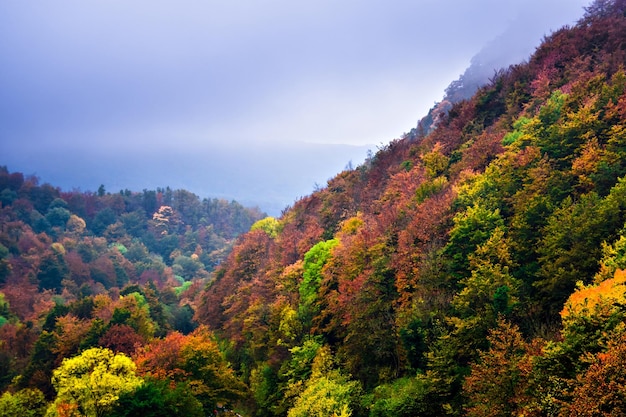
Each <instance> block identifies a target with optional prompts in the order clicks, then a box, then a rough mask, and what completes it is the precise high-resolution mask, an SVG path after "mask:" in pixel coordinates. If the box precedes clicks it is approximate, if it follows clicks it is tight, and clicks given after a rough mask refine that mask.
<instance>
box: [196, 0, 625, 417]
mask: <svg viewBox="0 0 626 417" xmlns="http://www.w3.org/2000/svg"><path fill="white" fill-rule="evenodd" d="M625 14H626V2H624V1H623V0H620V1H596V2H595V3H593V4H592V5H591V6H590V7H589V8H588V9H587V10H586V13H585V15H584V17H583V18H581V20H580V21H579V22H578V23H577V24H576V25H575V26H573V27H567V28H563V29H561V30H558V31H556V32H555V33H553V34H551V35H550V36H548V37H546V39H545V40H544V42H543V44H542V45H541V46H540V47H539V48H538V49H537V50H536V52H535V53H534V55H533V56H532V57H531V58H530V59H529V61H528V62H526V63H522V64H519V65H515V66H512V67H510V68H508V69H506V70H503V71H501V72H500V73H498V74H497V75H496V76H495V77H494V78H493V79H492V80H491V82H490V84H489V85H487V86H485V87H483V88H481V89H480V90H479V91H478V92H477V93H476V94H475V95H474V96H473V97H472V98H471V99H469V100H465V101H461V102H459V103H457V104H455V105H454V106H453V107H452V108H451V109H450V111H449V112H448V114H447V115H445V116H443V117H442V119H441V121H440V122H439V124H438V126H437V128H436V129H435V130H434V131H433V132H432V133H430V134H429V135H427V136H421V137H416V138H409V137H407V138H403V139H399V140H396V141H393V142H391V143H390V144H388V145H387V146H385V147H384V148H382V149H380V150H379V151H378V152H377V153H376V154H375V155H373V156H372V157H371V158H370V159H369V160H368V161H367V162H366V163H365V164H363V165H362V166H359V167H357V168H356V169H354V170H346V171H344V172H342V173H340V174H339V175H337V176H336V177H335V178H333V179H332V180H330V181H329V182H328V185H327V186H326V187H325V188H324V189H321V190H319V191H318V192H315V193H314V194H312V195H310V196H308V197H306V198H302V199H301V200H299V201H297V202H296V203H295V204H294V206H293V207H292V208H291V209H290V210H288V211H286V212H285V213H284V215H283V216H282V217H281V218H280V219H272V218H268V219H265V220H263V221H261V222H260V223H257V225H256V227H254V230H253V231H251V232H250V233H247V234H246V235H244V236H242V237H241V238H240V240H239V243H238V244H237V245H236V246H235V248H234V249H233V252H232V253H231V254H230V256H229V257H228V259H227V260H226V261H225V262H224V263H222V264H221V265H220V267H219V268H218V269H217V271H216V274H215V280H214V281H213V282H212V283H211V284H210V285H209V286H208V287H207V288H206V289H205V291H204V293H203V294H202V295H201V296H200V297H199V302H198V305H197V311H196V316H195V317H196V319H197V320H198V322H199V323H203V324H206V325H207V326H209V328H211V329H213V331H214V332H215V334H216V335H217V336H218V337H219V338H220V340H221V341H222V345H223V346H224V347H225V353H226V355H227V358H228V360H229V361H230V363H231V364H232V366H233V369H234V370H235V372H236V374H237V375H238V376H239V377H240V378H242V380H243V381H244V382H245V383H246V384H247V385H248V387H249V389H250V395H251V398H250V404H249V406H250V407H251V408H250V409H251V410H253V411H249V413H250V415H258V416H284V415H287V416H289V417H297V416H310V415H337V416H339V415H341V416H348V415H352V416H418V415H419V416H441V415H468V416H507V415H538V416H539V415H568V416H570V415H571V416H582V415H589V416H591V415H594V416H596V415H597V416H600V415H623V414H624V413H626V402H625V400H624V398H626V397H625V394H626V353H625V352H626V350H625V349H626V348H625V347H626V344H625V342H626V327H625V321H624V319H625V315H626V307H625V306H626V304H625V301H626V285H625V283H626V273H625V272H624V271H623V270H622V269H624V268H626V235H625V232H624V230H625V229H624V225H625V221H626V180H624V179H623V177H624V175H625V174H626V72H625V68H624V66H625V64H626V17H625Z"/></svg>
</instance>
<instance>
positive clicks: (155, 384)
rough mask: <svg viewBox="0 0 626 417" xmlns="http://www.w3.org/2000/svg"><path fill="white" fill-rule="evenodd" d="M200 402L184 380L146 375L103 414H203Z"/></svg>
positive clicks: (145, 416)
mask: <svg viewBox="0 0 626 417" xmlns="http://www.w3.org/2000/svg"><path fill="white" fill-rule="evenodd" d="M205 415H207V414H205V413H204V412H203V410H202V404H200V402H199V401H198V400H197V399H196V398H195V397H194V396H193V395H192V394H191V390H190V388H189V386H188V385H187V384H184V383H181V384H177V385H175V386H172V385H171V383H170V382H169V381H166V380H158V379H154V378H146V379H145V380H144V382H143V384H142V385H141V386H140V387H139V388H137V389H136V390H135V391H133V392H125V393H122V394H121V395H120V399H119V400H118V401H117V403H116V404H115V405H114V406H113V408H112V410H111V411H110V412H109V413H108V414H107V417H135V416H142V417H203V416H205Z"/></svg>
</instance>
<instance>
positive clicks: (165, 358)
mask: <svg viewBox="0 0 626 417" xmlns="http://www.w3.org/2000/svg"><path fill="white" fill-rule="evenodd" d="M135 360H136V363H137V366H138V369H139V372H140V373H141V374H143V375H151V376H154V377H156V378H159V379H171V380H174V381H175V382H176V383H181V382H184V383H186V384H188V385H189V389H190V391H191V393H192V394H193V395H194V396H195V397H196V398H197V399H198V400H199V401H200V402H201V403H202V405H203V407H204V409H205V411H206V410H212V409H214V408H215V407H216V405H217V403H229V402H234V401H236V400H238V399H239V398H241V397H242V396H243V394H244V392H245V386H244V385H243V384H242V383H241V382H240V381H239V380H238V379H237V378H236V377H235V374H234V373H233V371H232V369H230V368H229V366H228V364H227V363H226V361H225V360H224V358H223V356H222V354H221V352H220V351H219V348H218V346H217V342H216V341H215V340H214V339H213V336H212V334H211V333H210V332H209V330H208V329H207V328H206V327H199V328H198V329H196V330H195V331H193V332H192V333H191V334H189V335H187V336H183V335H182V334H180V333H178V332H172V333H170V334H169V335H167V336H166V337H165V338H164V339H156V340H154V341H152V342H151V343H149V344H147V345H144V346H143V347H141V348H139V349H138V350H137V351H136V353H135Z"/></svg>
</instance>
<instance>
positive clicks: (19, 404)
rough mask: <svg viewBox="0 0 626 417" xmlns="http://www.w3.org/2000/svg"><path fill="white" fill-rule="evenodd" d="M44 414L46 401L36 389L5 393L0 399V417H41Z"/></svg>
mask: <svg viewBox="0 0 626 417" xmlns="http://www.w3.org/2000/svg"><path fill="white" fill-rule="evenodd" d="M45 413H46V399H45V397H44V395H43V393H42V392H41V391H39V390H38V389H30V388H27V389H23V390H20V391H17V392H16V393H14V394H12V393H10V392H5V393H4V394H2V397H0V417H15V416H20V417H43V416H44V414H45Z"/></svg>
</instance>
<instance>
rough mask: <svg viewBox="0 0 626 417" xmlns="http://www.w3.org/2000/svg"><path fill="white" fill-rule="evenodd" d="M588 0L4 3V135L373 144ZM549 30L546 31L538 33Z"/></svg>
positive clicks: (0, 22) (0, 91)
mask: <svg viewBox="0 0 626 417" xmlns="http://www.w3.org/2000/svg"><path fill="white" fill-rule="evenodd" d="M584 4H586V2H585V1H580V0H579V1H576V0H542V1H538V0H531V1H529V0H523V1H522V0H517V1H502V0H471V1H470V0H438V1H434V0H433V1H430V0H413V1H406V0H395V1H393V0H392V1H390V0H384V1H383V0H359V1H356V0H354V1H353V0H334V1H333V0H315V1H309V0H299V1H293V0H255V1H251V0H229V1H224V0H220V1H215V0H177V1H160V0H156V1H155V0H130V1H129V0H106V1H105V0H92V1H84V0H55V1H36V2H35V1H18V0H6V1H3V2H0V57H1V58H0V59H1V60H2V65H0V110H1V113H0V122H1V124H2V126H3V128H2V129H3V131H2V132H1V133H0V134H2V140H3V141H4V140H11V139H17V138H20V140H26V141H37V142H38V143H41V142H45V141H52V142H54V144H55V145H58V146H64V145H66V144H67V145H69V144H72V143H73V142H74V141H75V140H80V141H81V142H80V143H82V144H83V145H84V144H86V143H88V144H89V146H95V144H96V142H100V141H102V142H108V143H110V144H112V145H116V144H124V145H126V146H128V145H129V144H131V143H135V144H136V145H137V146H138V147H143V146H146V145H147V144H148V143H150V142H152V144H153V145H155V146H156V144H157V143H160V142H165V143H169V142H171V141H175V142H177V144H178V145H182V146H192V147H195V146H199V145H201V144H204V145H210V144H213V143H215V142H224V141H228V142H231V143H241V142H247V141H261V142H264V143H271V142H275V141H278V142H280V141H284V140H290V141H293V140H302V141H313V142H331V143H352V144H372V143H374V144H376V143H380V142H381V141H388V140H390V139H393V138H396V137H398V136H400V135H401V134H402V133H403V132H404V131H407V130H409V129H410V128H411V127H413V126H414V124H415V122H416V121H417V119H418V118H419V117H420V116H422V115H423V114H425V112H426V111H427V110H428V108H429V107H430V106H431V105H432V104H433V103H434V102H435V101H436V100H438V99H440V98H441V96H442V93H443V89H444V88H445V87H446V86H447V85H448V84H449V83H450V81H452V80H453V79H455V78H456V77H457V76H458V75H459V74H460V73H461V72H462V71H463V70H464V68H465V67H466V66H467V65H468V63H469V60H470V58H471V57H472V56H473V55H475V54H476V53H477V52H478V50H480V48H481V46H482V45H484V44H485V43H486V42H488V41H489V40H491V39H493V38H494V37H496V36H497V35H499V34H500V33H502V32H503V31H504V30H506V28H507V26H508V25H510V24H511V23H512V22H514V21H515V20H516V19H518V20H519V19H520V18H522V19H528V25H532V27H529V28H528V32H529V36H534V37H535V38H540V37H541V35H542V34H545V33H549V31H550V30H551V29H556V28H558V27H560V26H561V25H563V24H566V23H572V22H574V21H575V19H576V18H578V17H579V16H580V15H581V14H582V6H583V5H584ZM537 40H538V39H537Z"/></svg>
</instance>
